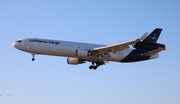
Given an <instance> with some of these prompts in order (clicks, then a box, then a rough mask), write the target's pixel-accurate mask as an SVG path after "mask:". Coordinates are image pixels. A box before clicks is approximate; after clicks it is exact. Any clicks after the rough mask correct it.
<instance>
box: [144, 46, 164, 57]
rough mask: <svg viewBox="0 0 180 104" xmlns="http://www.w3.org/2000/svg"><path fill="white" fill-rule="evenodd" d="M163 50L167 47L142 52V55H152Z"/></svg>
mask: <svg viewBox="0 0 180 104" xmlns="http://www.w3.org/2000/svg"><path fill="white" fill-rule="evenodd" d="M162 50H165V48H158V49H154V50H152V51H149V52H146V53H144V54H142V56H152V55H155V54H157V53H159V52H161V51H162Z"/></svg>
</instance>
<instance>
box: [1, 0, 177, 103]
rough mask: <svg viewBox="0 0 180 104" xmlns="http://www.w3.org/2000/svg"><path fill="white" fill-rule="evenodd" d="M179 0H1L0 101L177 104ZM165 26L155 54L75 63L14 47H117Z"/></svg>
mask: <svg viewBox="0 0 180 104" xmlns="http://www.w3.org/2000/svg"><path fill="white" fill-rule="evenodd" d="M179 10H180V1H179V0H171V1H168V0H166V1H160V0H159V1H158V0H49V1H48V0H0V39H1V40H0V44H1V49H0V94H3V93H5V94H10V95H12V96H7V95H4V96H0V104H180V56H179V53H180V49H179V45H180V44H179V41H180V40H179V39H180V12H179ZM157 27H158V28H163V31H162V33H161V36H160V38H159V40H158V42H159V43H164V44H166V47H167V50H166V51H162V52H161V53H160V57H159V58H158V59H154V60H150V61H144V62H136V63H123V64H122V63H114V62H110V63H108V64H106V65H105V66H101V67H99V68H98V70H96V71H94V70H89V68H88V67H89V65H90V64H91V63H85V64H82V65H77V66H72V65H68V64H67V61H66V58H64V57H54V56H43V55H38V56H36V60H35V61H34V62H32V61H31V54H29V53H25V52H22V51H19V50H16V49H15V48H13V47H12V43H13V42H14V41H16V40H18V39H22V38H30V37H32V38H47V39H56V40H66V41H77V42H87V43H97V44H105V45H112V44H116V43H121V42H125V41H129V40H132V39H136V38H139V37H141V36H142V35H143V34H144V33H145V32H149V33H150V32H151V31H152V30H154V28H157Z"/></svg>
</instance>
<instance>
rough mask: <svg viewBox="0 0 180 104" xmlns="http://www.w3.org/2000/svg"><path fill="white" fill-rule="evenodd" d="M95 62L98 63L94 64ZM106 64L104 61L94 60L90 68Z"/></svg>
mask: <svg viewBox="0 0 180 104" xmlns="http://www.w3.org/2000/svg"><path fill="white" fill-rule="evenodd" d="M94 64H96V65H94ZM104 64H105V62H104V61H96V62H95V63H94V62H92V65H90V66H89V69H94V70H96V69H97V68H98V67H99V66H101V65H104Z"/></svg>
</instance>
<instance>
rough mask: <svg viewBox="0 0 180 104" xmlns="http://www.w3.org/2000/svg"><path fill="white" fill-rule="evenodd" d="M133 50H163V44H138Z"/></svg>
mask: <svg viewBox="0 0 180 104" xmlns="http://www.w3.org/2000/svg"><path fill="white" fill-rule="evenodd" d="M134 48H136V49H143V50H148V51H150V50H154V49H157V48H165V45H164V44H159V43H145V42H138V43H136V44H135V46H134Z"/></svg>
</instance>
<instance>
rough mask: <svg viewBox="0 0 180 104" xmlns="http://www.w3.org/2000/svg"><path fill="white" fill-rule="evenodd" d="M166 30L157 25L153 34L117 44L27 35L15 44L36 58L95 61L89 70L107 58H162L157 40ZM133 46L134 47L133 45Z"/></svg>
mask: <svg viewBox="0 0 180 104" xmlns="http://www.w3.org/2000/svg"><path fill="white" fill-rule="evenodd" d="M161 31H162V29H160V28H156V29H155V30H154V31H152V32H151V33H150V34H149V35H148V33H145V34H144V35H143V36H142V37H141V38H138V39H135V40H132V41H128V42H124V43H118V44H114V45H98V44H88V43H79V42H68V41H60V40H50V39H40V38H26V39H20V40H17V41H16V42H14V43H13V44H12V46H13V47H15V48H16V49H19V50H21V51H24V52H28V53H31V54H32V61H34V60H35V55H36V54H42V55H52V56H64V57H68V58H67V63H68V64H72V65H78V64H82V63H85V62H87V61H88V62H91V63H92V65H90V66H89V69H94V70H95V69H97V67H99V66H101V65H104V64H105V62H106V61H113V62H123V63H125V62H137V61H144V60H150V59H154V58H158V57H159V55H158V53H159V52H160V51H162V50H165V45H164V44H160V43H156V42H157V40H158V38H159V36H160V33H161ZM131 45H132V48H130V46H131Z"/></svg>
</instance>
